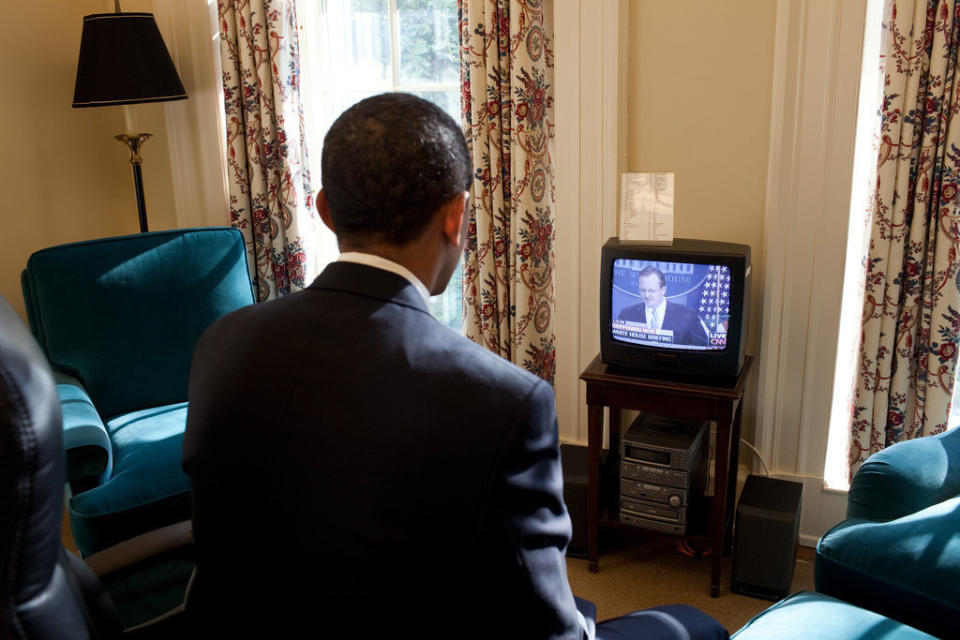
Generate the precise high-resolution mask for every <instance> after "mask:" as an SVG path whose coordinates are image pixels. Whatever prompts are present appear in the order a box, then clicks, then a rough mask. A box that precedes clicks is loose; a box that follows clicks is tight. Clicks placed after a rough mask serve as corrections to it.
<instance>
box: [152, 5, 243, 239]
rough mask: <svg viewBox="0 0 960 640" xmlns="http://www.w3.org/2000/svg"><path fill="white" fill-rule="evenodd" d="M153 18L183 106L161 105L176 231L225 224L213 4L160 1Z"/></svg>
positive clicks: (216, 29)
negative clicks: (184, 94)
mask: <svg viewBox="0 0 960 640" xmlns="http://www.w3.org/2000/svg"><path fill="white" fill-rule="evenodd" d="M154 15H155V16H156V18H157V24H158V25H159V27H160V31H161V32H162V33H163V39H164V41H165V42H166V44H167V48H168V49H169V50H170V55H171V56H172V57H173V61H174V64H175V65H176V67H177V70H178V71H179V72H180V78H181V80H182V81H183V84H184V87H185V88H186V90H187V94H188V95H189V96H190V97H189V99H188V100H181V101H179V102H168V103H166V104H165V105H164V116H165V120H166V126H167V136H168V137H169V145H170V167H171V175H172V176H173V193H174V201H175V203H176V207H177V225H178V226H179V227H180V228H184V227H209V226H226V225H228V224H229V207H228V204H227V176H226V162H225V159H224V152H225V148H226V140H225V134H224V116H223V86H222V82H221V69H220V42H219V38H220V29H219V27H218V25H217V2H216V0H200V1H198V0H163V2H155V3H154Z"/></svg>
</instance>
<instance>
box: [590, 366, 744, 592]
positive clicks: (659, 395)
mask: <svg viewBox="0 0 960 640" xmlns="http://www.w3.org/2000/svg"><path fill="white" fill-rule="evenodd" d="M752 364H753V358H752V357H751V356H744V359H743V367H742V368H741V370H740V373H739V375H738V376H737V378H736V381H735V382H734V383H733V384H732V385H719V386H713V385H711V384H709V383H704V382H702V381H699V380H698V381H697V383H696V384H691V383H689V382H680V381H678V380H677V379H672V380H665V379H657V378H643V377H640V376H636V375H630V374H628V373H625V372H624V371H622V370H620V369H611V370H608V368H607V365H605V364H603V363H602V362H601V361H600V356H599V355H597V357H595V358H594V359H593V362H591V363H590V364H589V365H588V366H587V368H586V369H584V370H583V373H581V374H580V379H581V380H583V381H584V382H585V383H586V384H587V417H588V421H587V425H588V436H587V449H588V453H587V560H588V561H589V563H590V571H591V572H593V573H596V572H597V570H598V569H599V561H598V556H599V552H598V549H597V530H598V527H617V528H630V529H633V530H636V528H635V527H632V526H630V525H627V524H625V523H622V522H620V511H619V509H617V508H611V509H607V510H606V512H604V513H601V509H600V506H601V505H600V448H601V446H602V445H603V408H604V407H607V408H608V410H609V416H610V450H611V451H614V452H616V451H619V449H620V410H621V409H631V410H637V411H650V412H652V413H658V414H661V415H666V416H674V417H678V418H692V419H699V420H713V421H715V422H716V423H717V439H716V446H715V451H716V453H715V456H716V458H715V466H714V479H713V499H712V501H711V503H710V504H709V506H708V509H709V513H708V515H707V517H706V518H701V519H698V518H696V517H693V518H692V520H693V522H691V523H690V525H689V526H688V528H687V533H686V534H685V536H686V537H687V538H692V539H695V540H702V541H705V542H709V543H710V548H711V550H712V556H711V558H712V563H713V564H712V567H711V571H710V596H711V597H714V598H716V597H718V596H719V595H720V560H721V556H722V555H723V553H724V552H725V551H726V550H727V549H729V548H730V545H731V543H732V542H733V538H732V537H731V533H732V530H733V512H734V503H735V502H736V500H735V498H736V490H737V466H738V464H739V458H740V447H739V445H740V414H741V408H742V404H743V393H744V387H745V384H746V380H747V376H748V375H749V373H750V367H751V365H752ZM657 535H669V534H657Z"/></svg>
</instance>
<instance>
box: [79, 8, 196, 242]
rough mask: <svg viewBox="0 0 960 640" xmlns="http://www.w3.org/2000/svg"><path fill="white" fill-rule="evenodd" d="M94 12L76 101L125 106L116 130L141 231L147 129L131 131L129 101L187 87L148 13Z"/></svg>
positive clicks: (87, 21) (88, 20) (86, 30)
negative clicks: (126, 153) (121, 128)
mask: <svg viewBox="0 0 960 640" xmlns="http://www.w3.org/2000/svg"><path fill="white" fill-rule="evenodd" d="M116 6H117V12H116V13H97V14H93V15H89V16H84V18H83V33H82V35H81V37H80V59H79V61H78V62H77V83H76V86H75V88H74V92H73V106H74V107H108V106H117V105H123V106H124V109H125V111H124V116H125V118H126V122H127V129H128V131H127V132H126V133H125V134H123V135H118V136H114V137H115V138H116V139H117V140H119V141H121V142H123V143H124V144H126V145H127V146H128V147H129V148H130V164H132V165H133V186H134V189H136V195H137V212H138V213H139V216H140V231H141V232H145V231H147V210H146V206H145V205H144V199H143V174H142V172H141V169H140V165H141V164H142V162H143V161H142V159H141V157H140V147H141V146H143V143H144V142H145V141H146V140H147V139H148V138H150V136H151V135H152V134H149V133H135V132H134V131H132V129H133V127H134V125H133V124H132V123H133V118H132V115H131V113H130V111H129V109H130V107H129V106H127V105H132V104H137V103H141V102H166V101H169V100H183V99H185V98H186V97H187V92H186V91H184V89H183V83H182V82H180V76H179V75H177V70H176V68H175V67H174V66H173V60H172V59H171V58H170V53H169V52H168V51H167V47H166V45H165V44H164V43H163V37H162V36H161V35H160V29H159V28H158V27H157V22H156V20H154V18H153V14H152V13H121V12H120V3H119V0H118V1H117V5H116Z"/></svg>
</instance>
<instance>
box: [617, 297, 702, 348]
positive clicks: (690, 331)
mask: <svg viewBox="0 0 960 640" xmlns="http://www.w3.org/2000/svg"><path fill="white" fill-rule="evenodd" d="M619 319H620V320H630V321H633V322H646V321H647V312H646V305H645V304H643V303H642V302H641V303H640V304H635V305H632V306H629V307H625V308H623V309H621V310H620V316H619ZM661 328H663V329H670V330H672V331H673V341H674V343H678V344H692V345H698V346H706V344H707V332H706V331H704V330H703V325H702V324H701V323H700V317H699V316H698V315H697V313H696V311H694V310H693V309H691V308H690V307H685V306H684V305H682V304H677V303H675V302H670V301H669V300H667V310H666V311H665V312H664V314H663V323H662V324H661Z"/></svg>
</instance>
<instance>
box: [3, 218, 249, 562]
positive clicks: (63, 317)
mask: <svg viewBox="0 0 960 640" xmlns="http://www.w3.org/2000/svg"><path fill="white" fill-rule="evenodd" d="M21 283H22V286H23V296H24V301H25V303H26V311H27V317H28V319H29V322H30V329H31V331H32V332H33V335H34V336H35V337H36V339H37V342H38V343H39V344H40V346H41V348H42V349H43V352H44V354H45V355H46V356H47V358H48V359H49V361H50V363H51V365H52V366H53V369H54V372H55V378H56V383H57V392H58V394H59V397H60V401H61V407H62V412H63V428H64V433H63V441H64V447H65V449H66V453H67V459H66V462H67V482H68V493H67V507H68V509H67V512H68V515H69V518H70V526H71V529H72V532H73V536H74V541H75V542H76V545H77V548H78V550H79V551H80V552H81V554H82V555H84V556H87V555H89V554H92V553H94V552H96V551H98V550H100V549H103V548H105V547H107V546H109V545H112V544H115V543H117V542H119V541H121V540H126V539H129V538H132V537H133V536H136V535H139V534H142V533H144V532H146V531H149V530H153V529H157V528H159V527H163V526H165V525H169V524H171V523H175V522H178V521H182V520H188V519H189V518H190V481H189V478H188V477H187V476H186V475H185V474H184V473H183V471H182V469H181V466H180V464H181V462H180V461H181V447H182V442H183V431H184V427H185V424H186V422H185V421H186V413H187V404H186V399H187V381H188V376H189V371H190V361H191V358H192V356H193V350H194V347H195V345H196V341H197V339H198V338H199V337H200V334H201V333H202V332H203V331H204V329H206V328H207V327H208V326H209V325H210V324H211V323H212V322H213V321H215V320H216V319H217V318H219V317H221V316H222V315H224V314H226V313H228V312H230V311H233V310H234V309H237V308H239V307H242V306H244V305H248V304H251V303H253V293H252V290H251V286H250V277H249V273H248V270H247V261H246V256H245V251H244V242H243V238H242V236H241V234H240V232H239V231H237V230H235V229H226V228H212V229H186V230H176V231H160V232H154V233H144V234H139V235H134V236H125V237H118V238H107V239H102V240H94V241H90V242H78V243H73V244H67V245H61V246H57V247H51V248H49V249H44V250H41V251H38V252H36V253H34V254H33V255H32V256H30V258H29V260H28V262H27V267H26V269H25V270H24V271H23V274H22V276H21Z"/></svg>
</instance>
